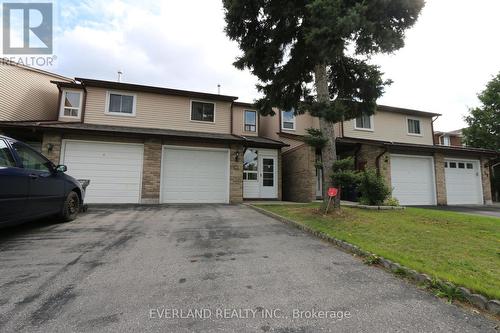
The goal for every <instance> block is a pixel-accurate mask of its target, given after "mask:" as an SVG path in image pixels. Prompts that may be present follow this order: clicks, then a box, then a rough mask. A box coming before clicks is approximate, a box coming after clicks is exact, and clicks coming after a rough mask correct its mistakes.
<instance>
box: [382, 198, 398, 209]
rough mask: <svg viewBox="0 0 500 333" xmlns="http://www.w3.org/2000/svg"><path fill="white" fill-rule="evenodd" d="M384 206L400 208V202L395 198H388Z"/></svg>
mask: <svg viewBox="0 0 500 333" xmlns="http://www.w3.org/2000/svg"><path fill="white" fill-rule="evenodd" d="M384 206H393V207H397V206H399V200H398V199H396V198H393V197H391V198H388V199H387V200H385V201H384Z"/></svg>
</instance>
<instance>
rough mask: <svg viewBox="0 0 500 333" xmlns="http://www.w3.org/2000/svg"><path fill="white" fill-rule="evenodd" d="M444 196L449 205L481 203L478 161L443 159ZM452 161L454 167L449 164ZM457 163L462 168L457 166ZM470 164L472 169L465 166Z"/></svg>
mask: <svg viewBox="0 0 500 333" xmlns="http://www.w3.org/2000/svg"><path fill="white" fill-rule="evenodd" d="M445 162H446V165H445V169H444V170H445V179H446V197H447V202H448V204H449V205H464V204H471V205H480V204H483V195H482V185H481V173H480V167H479V165H480V164H479V161H477V160H476V161H470V160H456V159H446V160H445ZM452 163H453V166H454V168H452V167H451V165H450V164H452ZM459 163H460V164H462V163H463V166H464V168H459V167H458V166H459ZM467 165H470V166H471V167H472V169H468V168H466V166H467Z"/></svg>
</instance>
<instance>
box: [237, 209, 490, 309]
mask: <svg viewBox="0 0 500 333" xmlns="http://www.w3.org/2000/svg"><path fill="white" fill-rule="evenodd" d="M244 205H245V206H247V207H249V208H251V209H253V210H256V211H258V212H259V213H261V214H264V215H266V216H268V217H271V218H273V219H275V220H278V221H280V222H282V223H285V224H290V225H292V226H294V227H296V228H298V229H300V230H303V231H306V232H308V233H310V234H312V235H314V236H316V237H318V238H321V239H323V240H326V241H327V242H329V243H331V244H333V245H335V246H336V247H338V248H340V249H342V250H344V251H345V252H348V253H352V254H355V255H358V256H360V257H371V256H373V257H376V258H379V263H380V265H381V266H382V267H384V268H385V269H386V270H388V271H390V272H392V273H394V274H398V275H404V276H407V277H409V278H410V279H412V280H413V281H415V282H416V283H419V284H425V285H427V286H431V285H440V286H442V285H444V286H447V287H451V288H457V289H458V290H460V293H461V295H462V297H463V298H464V299H465V300H466V301H467V302H469V303H470V304H472V305H473V306H475V307H477V308H479V309H481V310H485V311H487V312H489V313H491V314H493V315H496V316H498V315H500V301H499V300H497V299H488V298H486V297H485V296H484V295H481V294H474V293H472V292H471V291H470V290H469V289H467V288H464V287H460V286H456V285H454V284H452V283H450V282H445V281H441V280H439V279H434V280H433V279H431V277H430V276H429V275H427V274H424V273H419V272H417V271H415V270H413V269H409V268H408V267H405V266H403V265H401V264H399V263H397V262H394V261H391V260H389V259H386V258H384V257H381V256H378V255H376V254H374V253H370V252H368V251H365V250H363V249H360V248H359V247H358V246H356V245H353V244H350V243H348V242H345V241H343V240H340V239H338V238H335V237H332V236H329V235H327V234H325V233H323V232H320V231H316V230H313V229H311V228H309V227H307V226H305V225H303V224H301V223H298V222H296V221H293V220H290V219H287V218H285V217H283V216H281V215H278V214H275V213H272V212H269V211H267V210H265V209H262V208H259V207H255V206H252V205H250V204H244Z"/></svg>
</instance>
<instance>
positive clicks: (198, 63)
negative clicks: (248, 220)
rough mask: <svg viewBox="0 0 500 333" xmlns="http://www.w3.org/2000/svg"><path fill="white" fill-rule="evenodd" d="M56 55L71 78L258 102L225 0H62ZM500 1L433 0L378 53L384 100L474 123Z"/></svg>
mask: <svg viewBox="0 0 500 333" xmlns="http://www.w3.org/2000/svg"><path fill="white" fill-rule="evenodd" d="M55 5H56V20H55V41H54V43H55V54H56V55H57V65H56V66H55V67H54V68H52V69H51V68H47V70H51V71H54V72H57V73H59V74H62V75H66V76H69V77H88V78H96V79H103V80H116V79H117V71H118V70H122V71H123V73H124V75H123V81H124V82H130V83H137V84H145V85H155V86H163V87H169V88H176V89H186V90H196V91H204V92H212V93H216V92H217V85H218V84H220V85H221V93H222V94H225V95H232V96H238V97H239V98H240V100H242V101H247V102H251V101H252V100H253V99H254V98H256V97H258V93H257V90H256V89H255V84H256V83H257V79H256V78H255V77H254V76H252V75H251V74H250V73H249V72H248V71H240V70H237V69H236V68H234V67H233V65H232V63H233V62H234V60H235V58H236V57H237V56H238V54H239V53H240V52H239V50H238V46H237V44H236V43H235V42H232V41H230V40H229V39H228V38H227V37H226V35H225V33H224V31H223V29H224V13H223V9H222V2H221V0H196V1H195V0H182V1H179V0H175V1H174V0H164V1H158V0H157V1H153V0H141V1H132V0H109V1H102V0H84V1H69V0H68V1H67V0H56V2H55ZM498 13H500V1H498V0H427V4H426V6H425V8H424V10H423V11H422V13H421V16H420V18H419V20H418V22H417V23H416V25H415V26H414V27H413V28H412V29H411V30H409V31H408V32H407V36H406V45H405V47H404V48H402V49H400V50H399V51H397V52H395V53H394V54H390V55H376V56H374V57H373V58H372V62H373V63H375V64H378V65H380V66H381V69H382V71H383V72H384V73H385V77H386V78H390V79H392V80H393V81H394V83H393V84H392V86H390V87H388V88H387V89H386V93H385V95H384V96H383V97H382V98H381V99H380V100H379V103H380V104H385V105H391V106H397V107H406V108H413V109H418V110H422V111H429V112H435V113H441V114H442V117H440V118H439V119H438V120H437V121H436V123H435V129H436V130H445V131H448V130H455V129H458V128H461V127H463V126H464V125H465V123H464V121H463V116H464V115H465V114H466V113H467V111H468V108H469V107H474V106H477V105H478V100H477V93H479V92H480V91H481V90H482V89H484V87H485V85H486V83H487V82H488V81H489V80H490V79H491V78H492V77H493V75H494V74H496V73H498V72H500V42H499V37H498V36H499V34H500V20H498Z"/></svg>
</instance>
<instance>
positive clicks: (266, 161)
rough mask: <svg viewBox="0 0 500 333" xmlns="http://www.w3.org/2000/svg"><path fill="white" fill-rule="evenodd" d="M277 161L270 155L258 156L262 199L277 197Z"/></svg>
mask: <svg viewBox="0 0 500 333" xmlns="http://www.w3.org/2000/svg"><path fill="white" fill-rule="evenodd" d="M276 162H277V160H276V157H274V156H270V155H260V156H259V166H260V170H261V171H260V197H261V198H263V199H275V198H276V197H277V196H278V184H277V176H276V175H277V169H278V165H277V163H276Z"/></svg>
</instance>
